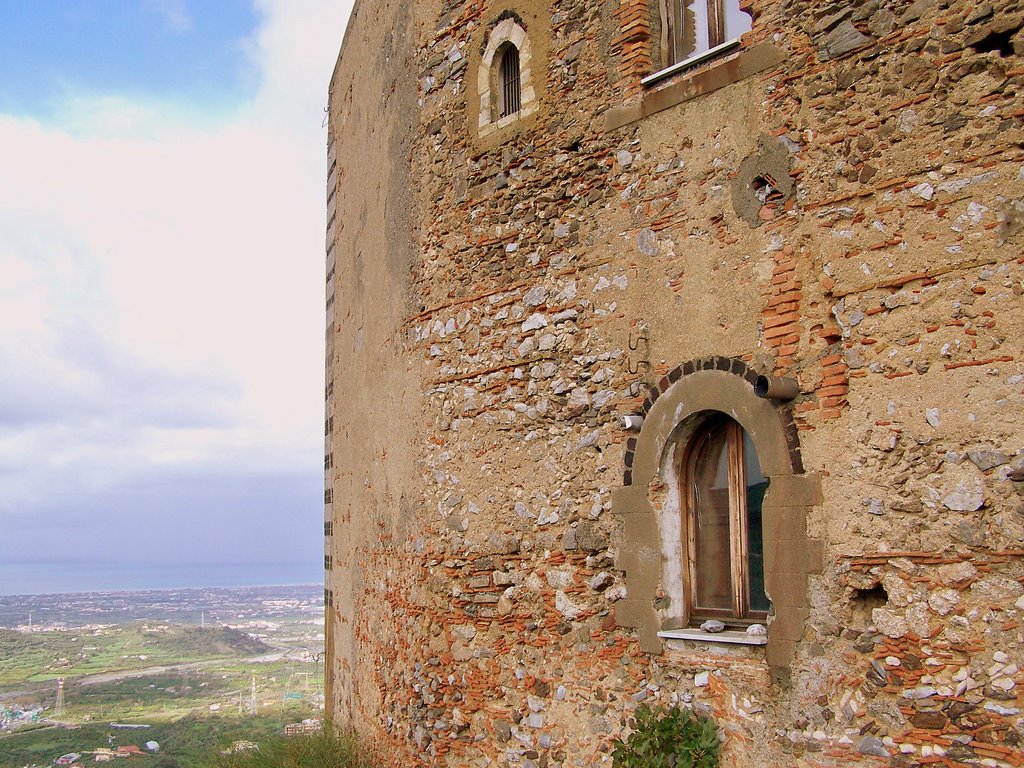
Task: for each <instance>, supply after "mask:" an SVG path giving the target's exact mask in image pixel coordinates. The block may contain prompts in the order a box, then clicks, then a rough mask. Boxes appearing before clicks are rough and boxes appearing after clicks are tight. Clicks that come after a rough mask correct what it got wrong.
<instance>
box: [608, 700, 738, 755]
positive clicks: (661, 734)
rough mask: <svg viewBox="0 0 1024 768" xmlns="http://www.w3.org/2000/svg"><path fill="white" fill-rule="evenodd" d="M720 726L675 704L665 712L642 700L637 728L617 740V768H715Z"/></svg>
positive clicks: (615, 753) (637, 714) (638, 709)
mask: <svg viewBox="0 0 1024 768" xmlns="http://www.w3.org/2000/svg"><path fill="white" fill-rule="evenodd" d="M720 746H721V743H720V742H719V740H718V729H717V728H716V727H715V723H714V721H713V720H712V719H711V718H709V717H700V716H698V715H695V714H693V712H691V711H690V710H688V709H680V708H679V707H672V709H670V710H668V711H667V712H665V713H661V712H656V711H654V710H652V709H651V708H650V707H648V706H646V705H643V704H641V705H640V706H639V707H637V710H636V728H635V730H634V731H633V733H631V734H630V735H629V738H627V739H626V740H625V741H623V740H622V739H618V740H616V742H615V751H614V752H612V765H614V766H615V768H715V766H717V765H718V750H719V747H720Z"/></svg>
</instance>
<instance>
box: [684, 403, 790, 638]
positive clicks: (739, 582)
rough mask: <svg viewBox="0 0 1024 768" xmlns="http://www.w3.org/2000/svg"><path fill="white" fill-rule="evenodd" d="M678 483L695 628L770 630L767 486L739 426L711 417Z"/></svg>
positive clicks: (692, 442)
mask: <svg viewBox="0 0 1024 768" xmlns="http://www.w3.org/2000/svg"><path fill="white" fill-rule="evenodd" d="M679 478H680V481H681V483H680V484H681V488H680V494H681V497H682V498H681V502H682V503H681V504H680V508H681V512H682V516H683V521H682V531H683V541H682V548H683V560H684V562H685V563H686V565H687V570H688V574H687V576H688V578H687V579H686V583H687V587H688V589H687V593H688V594H687V604H688V608H689V611H688V612H689V616H690V621H691V623H700V621H702V620H704V619H709V618H717V619H721V620H722V621H725V622H726V623H738V624H744V623H746V624H750V623H754V622H763V621H764V620H765V619H766V617H767V615H768V609H769V607H770V606H769V602H768V598H767V596H766V595H765V589H764V536H763V533H762V526H761V507H762V502H763V501H764V495H765V491H767V489H768V480H767V479H766V478H765V476H764V474H763V473H762V472H761V464H760V462H759V461H758V459H757V452H756V451H755V450H754V443H753V441H751V439H750V437H749V435H747V433H746V432H744V430H743V428H742V427H741V426H740V425H739V424H738V423H737V422H736V421H734V420H733V419H730V418H729V417H727V416H725V415H724V414H717V415H714V416H711V417H709V418H707V419H705V420H704V421H703V422H701V423H700V425H699V426H698V427H697V428H696V430H695V431H694V432H693V434H692V435H691V437H690V441H689V443H688V445H687V449H686V450H685V451H683V455H682V466H681V467H680V472H679Z"/></svg>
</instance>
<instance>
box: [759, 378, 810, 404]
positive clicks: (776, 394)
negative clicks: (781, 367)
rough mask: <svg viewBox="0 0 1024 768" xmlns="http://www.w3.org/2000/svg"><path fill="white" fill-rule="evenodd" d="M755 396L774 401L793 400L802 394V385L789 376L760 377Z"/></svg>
mask: <svg viewBox="0 0 1024 768" xmlns="http://www.w3.org/2000/svg"><path fill="white" fill-rule="evenodd" d="M754 394H755V395H757V396H758V397H766V398H770V399H772V400H792V399H793V398H794V397H796V396H797V395H799V394H800V385H799V384H798V383H797V381H796V379H792V378H790V377H789V376H758V377H757V381H755V382H754Z"/></svg>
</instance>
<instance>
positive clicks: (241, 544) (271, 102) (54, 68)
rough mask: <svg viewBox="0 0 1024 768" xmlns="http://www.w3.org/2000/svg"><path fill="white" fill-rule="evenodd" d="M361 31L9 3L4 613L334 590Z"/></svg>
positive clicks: (253, 15)
mask: <svg viewBox="0 0 1024 768" xmlns="http://www.w3.org/2000/svg"><path fill="white" fill-rule="evenodd" d="M349 10H350V2H349V0H252V2H241V1H240V0H218V1H217V2H206V1H205V0H204V1H203V2H199V0H136V1H135V2H132V0H117V1H115V0H103V1H102V2H101V1H99V0H93V1H91V2H90V1H89V0H74V1H72V0H66V1H64V2H57V1H56V0H25V1H24V2H8V3H3V4H2V5H0V72H2V73H3V75H2V76H0V593H9V594H10V593H26V592H37V591H64V590H67V591H74V590H86V589H98V588H111V587H116V586H118V583H119V579H120V580H122V581H123V586H124V587H132V588H140V587H146V586H154V587H168V586H203V585H209V586H216V585H223V584H240V583H252V584H267V583H275V582H286V581H287V582H294V581H296V580H301V581H318V580H319V579H320V578H321V574H322V570H321V566H322V531H323V528H322V524H321V523H322V516H323V511H322V499H323V475H322V469H321V468H322V466H323V338H324V315H323V311H324V310H323V307H324V249H323V232H324V199H325V194H324V184H325V168H324V163H325V159H324V158H325V154H326V152H325V145H326V133H325V130H324V128H323V116H324V107H325V106H326V99H327V86H328V82H329V78H330V74H331V71H332V69H333V66H334V60H335V58H336V56H337V52H338V49H339V47H340V44H341V40H342V37H343V34H344V27H345V23H346V20H347V17H348V13H349Z"/></svg>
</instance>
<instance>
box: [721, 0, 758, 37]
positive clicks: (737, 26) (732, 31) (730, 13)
mask: <svg viewBox="0 0 1024 768" xmlns="http://www.w3.org/2000/svg"><path fill="white" fill-rule="evenodd" d="M751 26H752V22H751V18H750V14H749V13H744V12H743V11H741V10H740V4H739V0H725V39H726V40H733V39H735V38H737V37H739V36H740V35H742V34H743V33H744V32H749V31H750V29H751Z"/></svg>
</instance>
